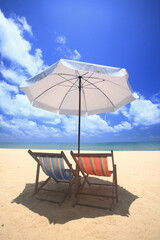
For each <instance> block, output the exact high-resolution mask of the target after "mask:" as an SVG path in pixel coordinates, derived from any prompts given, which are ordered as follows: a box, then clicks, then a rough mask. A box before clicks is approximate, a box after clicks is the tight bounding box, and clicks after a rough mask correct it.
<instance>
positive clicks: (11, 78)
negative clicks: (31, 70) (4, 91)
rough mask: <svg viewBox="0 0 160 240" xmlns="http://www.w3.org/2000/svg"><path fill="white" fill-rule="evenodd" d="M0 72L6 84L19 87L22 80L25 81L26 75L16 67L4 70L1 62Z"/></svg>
mask: <svg viewBox="0 0 160 240" xmlns="http://www.w3.org/2000/svg"><path fill="white" fill-rule="evenodd" d="M0 72H1V74H2V76H3V78H5V79H6V80H7V81H8V82H10V83H11V84H16V85H19V84H20V83H21V82H22V81H23V80H25V79H26V75H25V73H24V71H23V70H22V69H21V68H19V67H16V66H10V68H6V67H5V65H4V63H3V61H1V63H0Z"/></svg>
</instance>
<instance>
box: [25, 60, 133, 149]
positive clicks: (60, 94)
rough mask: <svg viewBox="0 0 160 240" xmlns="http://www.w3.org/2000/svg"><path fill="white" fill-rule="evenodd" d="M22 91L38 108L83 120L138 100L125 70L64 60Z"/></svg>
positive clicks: (28, 82) (26, 84)
mask: <svg viewBox="0 0 160 240" xmlns="http://www.w3.org/2000/svg"><path fill="white" fill-rule="evenodd" d="M20 89H21V90H22V91H23V92H24V93H25V94H26V95H27V96H28V98H29V100H30V102H31V104H32V105H33V106H34V107H37V108H42V109H45V110H47V111H51V112H53V113H59V114H67V115H79V134H78V142H79V144H78V152H79V151H80V116H81V115H91V114H99V113H105V112H114V111H116V110H117V109H119V108H121V107H122V106H124V105H126V104H128V103H129V102H131V101H133V100H135V98H134V97H133V96H132V92H131V88H130V86H129V82H128V73H127V71H126V70H125V69H124V68H115V67H108V66H102V65H96V64H90V63H84V62H78V61H71V60H65V59H61V60H60V61H58V62H56V63H55V64H53V65H52V66H50V67H49V68H47V69H46V70H44V71H43V72H41V73H40V74H38V75H36V76H34V77H32V78H30V79H29V80H27V81H25V82H23V83H22V84H21V86H20Z"/></svg>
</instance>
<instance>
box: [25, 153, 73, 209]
mask: <svg viewBox="0 0 160 240" xmlns="http://www.w3.org/2000/svg"><path fill="white" fill-rule="evenodd" d="M28 153H29V154H30V155H31V157H32V158H33V159H34V160H35V161H36V162H37V172H36V181H35V194H36V198H38V199H40V200H44V201H49V202H53V203H58V204H59V205H61V204H62V203H63V202H64V201H65V199H66V197H67V196H69V197H71V192H72V185H73V183H74V182H75V170H74V169H73V168H72V164H71V163H70V162H69V161H68V158H67V157H66V155H65V153H64V152H63V151H61V153H46V152H32V151H31V150H30V149H29V150H28ZM64 167H66V168H68V169H65V168H64ZM41 169H42V171H43V172H44V173H45V174H46V175H47V179H46V180H45V181H42V182H41V183H40V181H39V175H40V170H41ZM50 180H53V181H55V182H56V183H62V184H63V183H65V184H67V186H68V187H67V189H66V188H65V189H66V190H67V191H66V190H65V189H58V190H57V189H54V187H53V188H52V187H51V186H49V185H48V187H47V188H44V186H46V185H47V183H48V182H49V181H50ZM60 185H61V184H60ZM52 186H53V185H52ZM55 188H56V186H55ZM59 188H60V186H59ZM40 190H45V191H49V192H55V193H56V199H52V198H48V197H45V196H41V195H40V194H38V193H39V191H40ZM57 193H58V194H59V193H60V194H63V195H64V196H63V198H61V199H59V200H58V199H57Z"/></svg>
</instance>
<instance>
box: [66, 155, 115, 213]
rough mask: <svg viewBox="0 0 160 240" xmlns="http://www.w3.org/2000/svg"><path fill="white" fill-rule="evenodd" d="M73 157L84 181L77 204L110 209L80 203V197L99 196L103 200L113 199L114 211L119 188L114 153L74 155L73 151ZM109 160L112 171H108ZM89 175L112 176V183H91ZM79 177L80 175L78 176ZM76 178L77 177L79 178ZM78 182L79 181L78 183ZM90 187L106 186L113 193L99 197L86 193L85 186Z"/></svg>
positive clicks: (77, 197)
mask: <svg viewBox="0 0 160 240" xmlns="http://www.w3.org/2000/svg"><path fill="white" fill-rule="evenodd" d="M70 153H71V156H72V157H73V159H74V161H75V162H76V167H78V169H79V171H80V172H81V174H82V176H83V178H84V180H83V183H82V184H81V186H80V188H79V190H78V191H77V193H76V202H75V204H74V206H75V205H76V204H78V205H83V206H89V207H97V208H103V209H106V208H107V209H108V207H101V206H95V205H89V204H83V203H80V202H79V198H80V195H91V196H97V197H101V198H103V197H104V198H111V204H110V207H109V209H110V210H112V209H113V202H114V199H116V201H117V202H118V188H117V171H116V165H115V164H114V157H113V151H111V152H109V153H105V154H101V153H96V154H93V153H80V154H76V153H73V151H71V152H70ZM108 159H110V160H111V166H112V169H111V170H109V169H108ZM89 175H95V176H103V177H104V176H105V177H111V176H112V182H109V183H106V184H102V183H101V184H99V183H91V182H90V180H89V179H88V177H89ZM77 176H78V175H77ZM77 176H76V177H77ZM76 182H77V181H76ZM86 183H87V184H88V185H104V186H106V187H110V188H111V193H110V194H108V195H106V194H105V195H98V194H92V193H86V192H85V190H84V186H85V184H86Z"/></svg>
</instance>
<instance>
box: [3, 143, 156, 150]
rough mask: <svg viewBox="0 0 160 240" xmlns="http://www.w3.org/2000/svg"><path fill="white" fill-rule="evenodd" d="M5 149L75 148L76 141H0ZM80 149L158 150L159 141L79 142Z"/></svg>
mask: <svg viewBox="0 0 160 240" xmlns="http://www.w3.org/2000/svg"><path fill="white" fill-rule="evenodd" d="M0 148H1V149H2V148H5V149H48V150H51V149H56V150H75V151H76V150H77V149H78V147H77V143H8V142H6V143H2V142H1V143H0ZM81 150H90V151H110V150H113V151H160V142H111V143H109V142H101V143H100V142H98V143H81Z"/></svg>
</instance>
